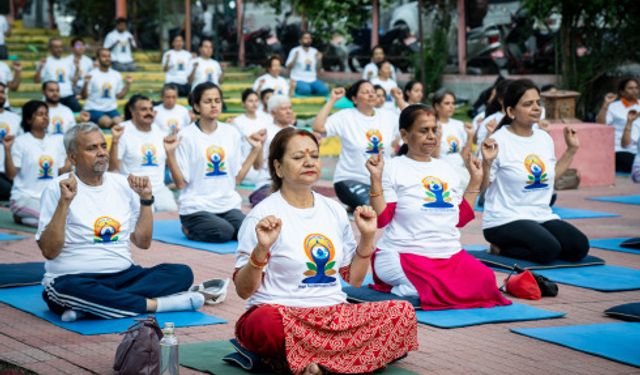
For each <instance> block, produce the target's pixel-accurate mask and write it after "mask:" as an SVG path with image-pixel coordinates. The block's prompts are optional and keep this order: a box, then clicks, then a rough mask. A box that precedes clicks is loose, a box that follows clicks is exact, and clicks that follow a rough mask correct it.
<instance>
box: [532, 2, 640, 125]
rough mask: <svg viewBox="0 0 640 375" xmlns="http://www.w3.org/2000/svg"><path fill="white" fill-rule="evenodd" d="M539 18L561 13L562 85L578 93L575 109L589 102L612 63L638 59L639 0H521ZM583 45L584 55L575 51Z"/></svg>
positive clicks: (583, 107) (592, 99)
mask: <svg viewBox="0 0 640 375" xmlns="http://www.w3.org/2000/svg"><path fill="white" fill-rule="evenodd" d="M524 3H525V6H526V7H527V8H528V9H529V11H530V12H531V14H532V15H533V16H535V17H538V18H540V19H545V18H547V17H548V16H549V15H550V14H551V13H552V12H559V13H560V14H561V15H562V23H561V29H560V48H559V49H558V50H559V51H560V61H561V72H562V82H561V85H562V87H563V88H567V89H572V90H576V91H579V92H580V93H581V94H582V95H581V97H580V101H579V103H578V110H579V112H580V113H584V112H585V110H586V109H588V108H587V107H588V106H590V105H592V102H593V101H594V97H593V96H594V95H595V94H596V91H597V90H596V89H597V81H598V79H599V78H601V77H602V76H604V75H605V74H606V73H607V72H610V71H611V69H613V68H615V67H616V66H618V65H620V64H623V63H626V62H630V61H636V62H637V61H640V48H639V47H640V32H638V31H639V30H640V1H638V0H616V1H609V0H587V1H575V0H525V2H524ZM579 47H584V48H585V49H586V51H587V53H586V54H585V55H584V56H578V55H577V54H576V51H577V48H579Z"/></svg>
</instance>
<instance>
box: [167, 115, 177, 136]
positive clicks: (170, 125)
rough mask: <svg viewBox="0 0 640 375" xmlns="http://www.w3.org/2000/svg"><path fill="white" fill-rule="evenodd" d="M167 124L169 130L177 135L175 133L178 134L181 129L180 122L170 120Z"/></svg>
mask: <svg viewBox="0 0 640 375" xmlns="http://www.w3.org/2000/svg"><path fill="white" fill-rule="evenodd" d="M166 124H167V128H169V130H170V131H171V133H174V134H175V133H177V132H178V130H180V128H179V127H178V120H176V119H174V118H170V119H168V120H167V122H166Z"/></svg>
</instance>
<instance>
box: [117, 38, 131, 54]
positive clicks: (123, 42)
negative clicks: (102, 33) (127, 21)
mask: <svg viewBox="0 0 640 375" xmlns="http://www.w3.org/2000/svg"><path fill="white" fill-rule="evenodd" d="M118 43H119V44H120V52H122V53H125V52H127V46H128V45H129V41H128V40H121V41H119V42H118Z"/></svg>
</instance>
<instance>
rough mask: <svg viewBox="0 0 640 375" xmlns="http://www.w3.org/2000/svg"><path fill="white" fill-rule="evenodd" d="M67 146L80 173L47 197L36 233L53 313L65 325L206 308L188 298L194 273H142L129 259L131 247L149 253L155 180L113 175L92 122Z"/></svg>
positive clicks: (75, 131) (158, 269)
mask: <svg viewBox="0 0 640 375" xmlns="http://www.w3.org/2000/svg"><path fill="white" fill-rule="evenodd" d="M64 144H65V149H66V151H67V156H68V158H69V160H70V161H71V164H72V165H73V166H74V168H75V173H74V172H71V173H67V174H64V175H61V176H59V177H58V178H56V179H54V180H53V181H52V182H51V183H50V184H49V186H48V187H47V188H46V189H45V191H44V192H43V194H42V199H41V213H40V222H39V225H38V232H37V233H36V241H37V242H38V246H39V247H40V250H41V251H42V255H43V256H44V257H45V258H46V259H47V261H46V262H45V271H46V273H45V276H44V279H43V280H42V284H43V285H44V287H45V292H44V293H43V298H44V300H45V302H46V303H47V304H48V305H49V308H50V309H51V310H52V311H53V312H55V313H58V314H61V315H62V320H63V321H73V320H76V319H78V318H80V317H81V316H84V315H87V316H90V317H98V318H103V319H117V318H124V317H131V316H136V315H138V314H142V313H146V312H154V311H157V312H163V311H182V310H194V309H198V308H200V307H201V306H202V305H203V304H204V302H205V297H204V295H203V294H201V293H198V292H186V291H187V290H188V289H189V286H190V285H191V283H192V282H193V273H192V271H191V269H190V268H189V267H188V266H186V265H182V264H159V265H157V266H154V267H151V268H143V267H140V266H138V265H136V264H134V262H133V259H132V258H131V249H130V244H131V243H133V244H134V245H135V246H136V247H138V248H140V249H148V248H149V247H150V246H151V233H152V229H153V214H152V210H151V205H152V204H153V200H154V199H153V191H152V188H151V182H150V181H149V178H148V177H146V176H145V177H141V176H133V175H129V177H128V178H127V177H125V176H122V175H119V174H113V173H109V172H107V167H108V165H109V153H108V151H107V143H106V141H105V138H104V136H103V135H102V132H101V131H100V128H99V127H98V126H97V125H95V124H93V123H81V124H79V125H77V126H75V127H73V128H71V129H70V130H69V131H67V132H66V133H65V137H64ZM183 292H184V293H183Z"/></svg>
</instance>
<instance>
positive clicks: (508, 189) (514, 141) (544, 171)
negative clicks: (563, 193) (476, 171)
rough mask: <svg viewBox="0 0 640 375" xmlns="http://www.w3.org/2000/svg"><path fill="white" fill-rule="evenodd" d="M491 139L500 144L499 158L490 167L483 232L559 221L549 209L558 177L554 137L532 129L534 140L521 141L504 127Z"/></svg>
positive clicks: (527, 138)
mask: <svg viewBox="0 0 640 375" xmlns="http://www.w3.org/2000/svg"><path fill="white" fill-rule="evenodd" d="M491 138H493V139H495V140H496V142H497V143H498V157H497V158H496V160H494V161H493V164H492V165H491V172H490V176H489V180H490V181H491V185H489V188H488V189H487V192H486V194H485V201H484V214H483V223H482V228H483V229H487V228H494V227H497V226H499V225H503V224H507V223H510V222H512V221H515V220H535V221H537V222H539V223H542V222H545V221H549V220H554V219H558V218H559V217H558V215H556V214H554V213H553V212H552V211H551V207H550V206H549V202H551V195H552V194H553V184H554V181H555V176H556V154H555V150H554V146H553V139H551V136H550V135H549V134H547V132H545V131H543V130H539V129H533V135H532V136H530V137H521V136H518V135H516V134H514V133H512V132H511V131H509V126H504V127H502V128H500V129H499V130H498V131H496V132H495V133H493V135H492V136H491Z"/></svg>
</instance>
